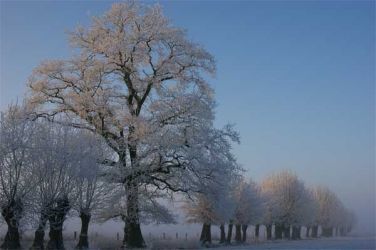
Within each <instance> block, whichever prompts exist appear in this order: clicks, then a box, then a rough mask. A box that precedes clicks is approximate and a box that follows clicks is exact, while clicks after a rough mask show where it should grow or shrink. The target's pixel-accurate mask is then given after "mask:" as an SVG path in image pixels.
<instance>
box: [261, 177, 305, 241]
mask: <svg viewBox="0 0 376 250" xmlns="http://www.w3.org/2000/svg"><path fill="white" fill-rule="evenodd" d="M262 191H263V192H264V193H265V195H266V196H267V207H266V209H268V210H269V211H268V212H269V213H270V215H268V216H270V219H271V221H270V222H273V223H274V224H275V237H276V238H277V239H278V238H281V237H282V232H284V234H285V237H287V238H290V227H291V226H293V227H298V228H297V229H295V231H298V232H299V235H300V226H301V223H302V220H303V218H304V216H305V211H306V210H305V205H306V203H307V200H308V199H307V192H306V189H305V186H304V183H303V182H302V181H301V180H299V179H298V177H297V176H296V175H295V174H293V173H291V172H290V171H282V172H279V173H276V174H273V175H271V176H269V177H268V178H266V179H265V180H264V181H263V183H262ZM270 222H269V223H270ZM295 234H297V233H295Z"/></svg>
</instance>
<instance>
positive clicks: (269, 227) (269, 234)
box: [266, 225, 272, 240]
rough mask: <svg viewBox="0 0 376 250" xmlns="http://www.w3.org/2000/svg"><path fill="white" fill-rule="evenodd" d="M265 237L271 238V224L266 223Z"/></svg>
mask: <svg viewBox="0 0 376 250" xmlns="http://www.w3.org/2000/svg"><path fill="white" fill-rule="evenodd" d="M266 239H267V240H271V239H272V225H266Z"/></svg>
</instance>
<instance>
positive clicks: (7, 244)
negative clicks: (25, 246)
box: [0, 200, 22, 249]
mask: <svg viewBox="0 0 376 250" xmlns="http://www.w3.org/2000/svg"><path fill="white" fill-rule="evenodd" d="M21 213H22V203H21V201H19V200H18V201H16V200H12V201H11V202H10V203H9V204H7V205H5V206H4V207H2V210H1V214H2V216H3V217H4V220H5V222H6V223H7V226H8V231H7V233H6V235H5V238H4V242H3V244H2V245H1V246H0V248H3V249H19V248H21V244H20V234H19V231H18V222H19V220H20V217H21Z"/></svg>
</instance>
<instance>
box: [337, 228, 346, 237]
mask: <svg viewBox="0 0 376 250" xmlns="http://www.w3.org/2000/svg"><path fill="white" fill-rule="evenodd" d="M345 232H346V230H345V228H344V227H341V228H340V229H339V233H340V235H341V236H345V235H346V233H345Z"/></svg>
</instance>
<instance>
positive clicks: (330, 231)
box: [322, 227, 333, 237]
mask: <svg viewBox="0 0 376 250" xmlns="http://www.w3.org/2000/svg"><path fill="white" fill-rule="evenodd" d="M322 236H324V237H332V236H333V228H332V227H323V228H322Z"/></svg>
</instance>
